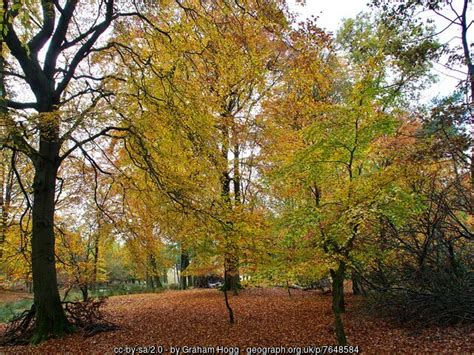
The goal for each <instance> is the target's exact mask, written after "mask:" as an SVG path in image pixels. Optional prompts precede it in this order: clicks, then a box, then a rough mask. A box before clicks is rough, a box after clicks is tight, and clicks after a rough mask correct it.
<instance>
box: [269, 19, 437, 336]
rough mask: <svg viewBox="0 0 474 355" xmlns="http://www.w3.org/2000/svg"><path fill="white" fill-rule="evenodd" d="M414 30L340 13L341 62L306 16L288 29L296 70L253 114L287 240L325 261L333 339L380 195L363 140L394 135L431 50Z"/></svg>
mask: <svg viewBox="0 0 474 355" xmlns="http://www.w3.org/2000/svg"><path fill="white" fill-rule="evenodd" d="M416 36H420V37H423V36H424V31H423V28H419V29H417V31H412V28H411V27H407V29H406V30H403V31H399V30H395V29H394V28H390V27H387V26H386V25H385V24H384V23H383V22H380V21H376V20H373V19H371V18H370V17H369V16H367V15H365V16H364V15H360V16H358V17H357V18H356V19H354V20H348V21H346V22H345V24H344V25H343V27H342V29H341V31H340V33H339V36H338V44H339V45H340V46H341V47H342V49H345V50H346V51H347V52H346V56H345V59H346V61H347V64H346V65H345V64H344V62H343V61H342V60H341V59H340V58H338V56H336V54H335V52H334V50H333V48H334V47H333V45H334V44H333V43H332V42H331V41H330V39H329V38H328V37H327V36H326V35H325V34H324V33H323V32H322V31H321V30H320V29H319V28H318V27H317V26H316V25H315V24H314V23H313V22H308V23H307V24H305V26H303V27H302V28H300V29H299V31H298V32H296V33H295V35H294V37H293V41H294V43H293V47H294V48H296V51H294V54H293V56H294V57H293V58H292V59H293V62H296V63H298V64H299V65H298V68H297V69H296V68H295V67H290V68H288V71H287V73H285V74H286V75H285V76H283V80H284V81H283V83H284V84H283V85H281V86H279V87H278V94H275V95H274V96H273V97H275V101H272V100H269V102H268V103H267V106H266V107H265V110H264V113H263V114H262V119H264V120H265V121H264V122H265V125H266V131H267V142H266V147H265V148H266V151H267V154H266V156H267V159H269V162H268V165H269V169H268V171H267V172H266V174H267V176H268V177H269V180H270V184H271V186H272V185H273V186H272V189H273V191H274V192H275V193H276V195H275V197H276V198H277V204H276V207H275V208H276V211H278V212H277V213H278V217H279V219H280V220H282V222H280V223H281V224H282V225H283V226H285V227H286V229H287V231H291V232H290V233H291V234H290V235H288V237H289V238H292V239H293V240H294V241H295V242H296V243H297V244H300V245H306V247H308V246H309V247H312V248H313V249H315V252H314V253H313V257H314V258H315V259H316V257H317V258H318V259H319V261H320V262H325V263H326V264H327V265H328V267H329V272H330V275H331V278H332V282H333V299H332V308H333V313H334V317H335V329H336V337H337V341H338V343H339V344H341V345H343V344H346V342H347V339H346V335H345V332H344V327H343V322H342V317H341V313H343V312H344V310H345V305H344V293H343V282H344V279H345V275H346V272H347V271H348V269H349V270H350V269H352V270H355V271H357V270H356V268H355V265H356V264H357V263H360V262H361V261H363V260H364V259H365V258H368V257H369V255H368V254H369V253H365V252H364V248H365V247H366V246H367V245H369V244H368V242H369V241H370V237H371V235H373V234H372V229H373V228H374V223H373V221H374V220H376V216H377V213H378V212H377V211H379V210H381V209H383V208H384V206H385V204H386V203H387V201H385V200H383V199H380V198H378V193H379V191H381V190H382V189H383V186H384V184H386V181H384V180H383V179H381V178H380V171H381V170H382V169H383V168H384V167H383V166H379V165H378V164H375V163H374V161H372V160H371V158H370V154H371V149H372V148H371V147H372V144H373V143H374V142H376V141H377V140H378V139H380V138H381V137H384V136H390V135H392V134H394V132H395V129H396V127H397V126H398V124H399V118H398V117H400V116H399V115H398V114H397V110H396V107H397V105H400V104H403V103H404V102H406V100H404V99H406V95H407V94H412V93H413V91H412V90H413V88H414V87H416V85H417V84H419V80H423V79H424V75H425V74H426V71H427V69H428V67H429V61H428V58H430V57H431V56H433V55H436V49H437V45H436V43H432V42H429V41H428V42H422V43H416V42H415V43H416V44H415V45H410V43H412V42H411V41H410V39H413V37H416ZM405 44H407V45H406V46H405V47H404V45H405ZM393 73H396V75H395V76H394V75H393ZM316 250H318V251H317V252H316ZM321 253H322V254H323V257H322V258H321ZM361 259H362V260H361ZM310 260H311V259H310ZM311 261H312V262H313V263H314V261H313V260H311ZM320 269H323V268H322V267H320Z"/></svg>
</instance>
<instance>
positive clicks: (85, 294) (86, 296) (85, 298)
mask: <svg viewBox="0 0 474 355" xmlns="http://www.w3.org/2000/svg"><path fill="white" fill-rule="evenodd" d="M79 288H80V290H81V293H82V300H83V301H84V302H86V301H88V300H89V286H87V284H83V285H81V286H80V287H79Z"/></svg>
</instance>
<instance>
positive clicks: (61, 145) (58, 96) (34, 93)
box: [1, 0, 121, 343]
mask: <svg viewBox="0 0 474 355" xmlns="http://www.w3.org/2000/svg"><path fill="white" fill-rule="evenodd" d="M84 12H86V13H89V12H90V13H94V12H95V16H96V20H94V21H86V20H84V19H82V18H81V13H84ZM2 14H3V16H2V36H3V38H2V40H3V43H4V44H5V45H6V46H7V48H8V49H9V51H10V54H11V58H12V59H13V60H10V57H9V58H7V62H8V64H5V70H4V72H3V74H4V75H5V80H6V81H11V82H15V83H17V84H16V85H22V87H24V88H28V90H29V91H30V93H31V98H30V99H31V101H28V100H27V99H25V97H20V96H17V97H15V96H14V95H9V97H7V98H6V100H5V104H6V107H8V108H9V109H10V110H11V113H10V114H8V115H3V116H2V121H3V125H4V126H5V127H6V128H7V132H6V134H5V135H3V136H2V138H1V144H2V147H8V148H10V149H11V150H13V151H14V152H19V153H21V154H24V155H26V156H27V157H28V158H29V159H30V160H31V163H32V164H33V167H34V182H33V205H32V219H33V223H32V238H31V243H32V270H33V282H34V311H35V314H36V329H35V332H34V336H33V338H32V342H34V343H37V342H40V341H41V340H43V339H46V338H48V337H51V336H60V335H62V334H65V333H69V332H71V331H72V328H71V326H70V325H69V323H68V320H67V319H66V316H65V314H64V311H63V308H62V306H61V301H60V298H59V293H58V288H57V280H56V266H55V234H54V214H55V200H56V191H57V185H56V181H57V177H58V169H59V167H60V165H61V163H62V162H63V161H64V160H65V159H66V158H67V157H68V156H70V155H71V154H72V153H73V152H75V151H76V150H80V151H81V152H85V146H86V144H87V143H89V142H92V141H93V140H94V139H95V138H97V137H99V136H102V135H105V134H107V132H110V131H112V130H113V129H114V128H113V127H112V126H107V125H106V124H105V122H101V121H100V118H99V117H98V116H97V115H94V114H95V111H94V109H95V108H96V107H98V106H99V105H100V104H101V101H102V99H103V98H104V97H106V96H107V95H109V93H107V92H104V90H103V89H102V83H103V82H104V81H105V80H111V77H110V75H108V74H107V73H104V72H103V71H100V70H98V69H97V67H96V68H94V69H93V68H92V67H90V66H88V65H87V64H88V63H90V62H89V61H88V60H89V59H90V58H91V55H92V54H93V53H95V52H97V51H100V50H102V49H103V48H104V47H103V46H102V45H103V44H101V41H100V37H101V36H102V35H103V34H104V33H105V32H106V31H107V29H108V28H109V27H110V26H111V24H112V22H113V21H114V20H116V19H117V18H118V17H119V16H121V14H120V13H119V11H118V10H117V7H116V4H115V2H114V0H102V1H98V2H93V3H90V4H83V3H79V2H78V1H76V0H68V1H66V2H64V3H61V4H60V3H58V2H56V1H52V0H44V1H41V2H39V1H33V2H29V3H28V4H23V3H21V2H16V1H14V2H10V1H7V0H4V1H2ZM72 24H74V26H72ZM36 28H38V29H36ZM99 73H103V75H101V74H99ZM84 100H85V101H84ZM84 102H88V103H87V104H84ZM31 110H34V113H33V112H32V111H31ZM88 120H92V121H93V122H95V124H94V126H95V127H94V128H96V130H94V131H90V130H89V129H87V125H86V122H87V121H88ZM78 132H81V133H80V134H78Z"/></svg>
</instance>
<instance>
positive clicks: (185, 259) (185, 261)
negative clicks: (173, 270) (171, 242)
mask: <svg viewBox="0 0 474 355" xmlns="http://www.w3.org/2000/svg"><path fill="white" fill-rule="evenodd" d="M188 266H189V255H188V252H187V251H186V250H181V263H180V270H181V278H180V288H181V289H182V290H186V289H187V288H188V286H189V285H188V284H187V277H186V276H184V275H183V272H185V271H186V269H187V267H188Z"/></svg>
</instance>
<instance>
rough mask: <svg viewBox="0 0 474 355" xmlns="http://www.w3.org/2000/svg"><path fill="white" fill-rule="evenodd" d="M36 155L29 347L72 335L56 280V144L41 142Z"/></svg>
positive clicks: (57, 149) (57, 164)
mask: <svg viewBox="0 0 474 355" xmlns="http://www.w3.org/2000/svg"><path fill="white" fill-rule="evenodd" d="M40 154H41V156H39V157H38V158H37V160H36V161H35V177H34V184H33V190H34V202H33V230H32V238H31V255H32V270H33V290H34V304H35V310H36V328H35V331H34V335H33V338H32V342H33V343H39V342H40V341H42V340H44V339H47V338H50V337H58V336H62V335H64V334H66V333H70V332H71V331H72V328H71V326H70V324H69V322H68V320H67V318H66V315H65V313H64V310H63V308H62V305H61V300H60V297H59V291H58V284H57V277H56V260H55V236H54V209H55V189H56V177H57V171H58V167H59V163H58V155H59V144H58V143H56V142H46V141H44V140H42V141H41V143H40Z"/></svg>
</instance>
